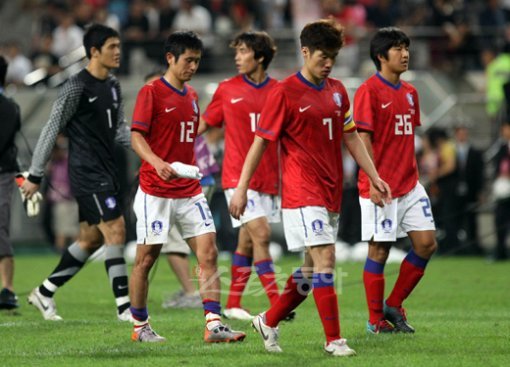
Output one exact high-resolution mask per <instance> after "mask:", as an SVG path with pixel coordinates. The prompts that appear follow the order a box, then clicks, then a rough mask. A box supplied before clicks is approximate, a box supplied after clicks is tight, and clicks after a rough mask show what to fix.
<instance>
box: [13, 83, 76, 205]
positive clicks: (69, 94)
mask: <svg viewBox="0 0 510 367" xmlns="http://www.w3.org/2000/svg"><path fill="white" fill-rule="evenodd" d="M82 89H83V86H82V84H81V83H80V82H79V81H78V80H77V79H71V80H69V81H68V82H67V83H65V84H64V85H63V86H62V88H60V90H59V93H58V96H57V100H56V101H55V103H53V108H52V110H51V114H50V118H49V120H48V122H47V123H46V125H45V126H44V128H43V129H42V131H41V135H39V139H38V140H37V145H36V146H35V150H34V154H33V156H32V164H31V165H30V169H29V175H28V177H27V179H26V180H25V182H24V183H23V184H22V186H21V191H22V192H23V194H24V195H25V196H26V197H27V198H28V199H30V198H31V197H32V195H33V194H34V193H35V192H36V191H37V190H38V189H39V185H40V184H41V180H42V178H43V176H44V168H45V167H46V163H47V162H48V160H49V159H50V156H51V152H52V150H53V147H54V145H55V141H56V140H57V135H58V134H59V133H60V132H61V131H62V129H63V128H64V127H65V126H66V125H67V123H68V122H69V121H70V120H71V118H72V116H73V115H74V113H75V112H76V110H77V109H78V104H79V102H80V96H81V92H82Z"/></svg>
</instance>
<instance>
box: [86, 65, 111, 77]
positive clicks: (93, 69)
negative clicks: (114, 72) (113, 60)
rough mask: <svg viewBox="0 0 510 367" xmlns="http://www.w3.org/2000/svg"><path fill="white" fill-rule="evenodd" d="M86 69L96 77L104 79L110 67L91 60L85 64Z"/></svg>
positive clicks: (108, 73)
mask: <svg viewBox="0 0 510 367" xmlns="http://www.w3.org/2000/svg"><path fill="white" fill-rule="evenodd" d="M86 69H87V71H88V72H89V73H90V74H91V75H92V76H93V77H94V78H96V79H99V80H104V79H106V78H108V75H110V69H108V68H106V67H104V66H103V65H101V64H99V63H97V62H94V61H93V60H91V61H90V62H89V63H88V65H87V66H86Z"/></svg>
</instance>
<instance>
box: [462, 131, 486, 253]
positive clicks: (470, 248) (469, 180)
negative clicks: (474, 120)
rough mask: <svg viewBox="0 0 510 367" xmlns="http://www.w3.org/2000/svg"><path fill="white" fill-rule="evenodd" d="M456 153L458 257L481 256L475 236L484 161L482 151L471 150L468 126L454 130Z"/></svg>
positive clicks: (473, 148)
mask: <svg viewBox="0 0 510 367" xmlns="http://www.w3.org/2000/svg"><path fill="white" fill-rule="evenodd" d="M454 137H455V153H456V160H457V162H456V164H455V167H456V170H455V179H456V190H455V195H456V213H457V217H456V218H455V219H456V220H455V223H456V226H457V230H456V232H457V238H458V239H459V241H460V242H461V243H462V244H463V245H464V246H463V248H462V249H461V250H460V253H461V254H466V255H482V254H483V251H482V248H481V247H480V242H479V241H480V238H479V237H478V221H477V218H478V210H479V206H480V204H481V202H482V191H483V184H484V178H485V177H484V176H485V175H484V162H483V156H482V152H481V151H479V150H478V149H476V148H475V147H473V145H472V144H471V140H470V137H469V130H468V127H467V126H466V125H464V124H460V123H459V124H457V125H456V126H455V128H454Z"/></svg>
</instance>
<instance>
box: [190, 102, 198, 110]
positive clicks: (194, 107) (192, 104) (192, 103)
mask: <svg viewBox="0 0 510 367" xmlns="http://www.w3.org/2000/svg"><path fill="white" fill-rule="evenodd" d="M191 107H193V112H195V113H198V105H197V101H195V100H192V101H191Z"/></svg>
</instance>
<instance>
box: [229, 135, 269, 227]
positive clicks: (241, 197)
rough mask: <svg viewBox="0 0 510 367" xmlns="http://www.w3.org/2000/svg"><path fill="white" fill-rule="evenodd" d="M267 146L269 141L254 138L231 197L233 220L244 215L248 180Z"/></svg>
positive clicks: (258, 137) (230, 208) (230, 209)
mask: <svg viewBox="0 0 510 367" xmlns="http://www.w3.org/2000/svg"><path fill="white" fill-rule="evenodd" d="M268 144H269V140H266V139H264V138H261V137H260V136H255V139H254V140H253V143H252V145H251V147H250V150H249V151H248V154H247V155H246V160H245V161H244V164H243V170H242V171H241V177H240V178H239V183H238V185H237V188H236V190H235V192H234V195H233V196H232V200H231V201H230V207H229V211H230V214H231V215H232V216H233V217H234V218H235V219H239V217H240V216H241V215H242V214H243V213H244V209H245V208H246V202H247V196H246V192H247V191H248V185H249V184H250V180H251V178H252V177H253V174H254V173H255V170H256V169H257V167H258V165H259V163H260V160H261V159H262V156H263V154H264V152H265V151H266V148H267V145H268Z"/></svg>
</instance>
